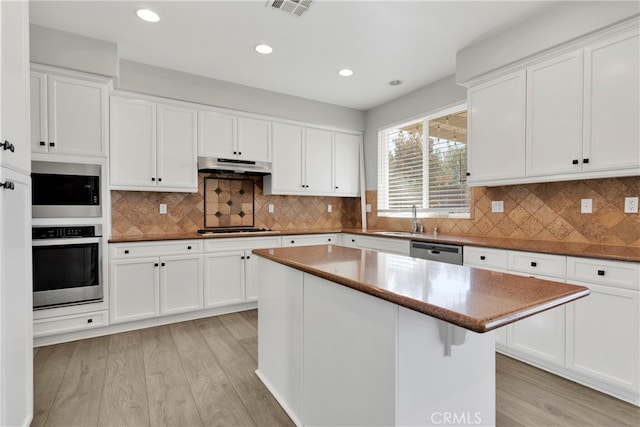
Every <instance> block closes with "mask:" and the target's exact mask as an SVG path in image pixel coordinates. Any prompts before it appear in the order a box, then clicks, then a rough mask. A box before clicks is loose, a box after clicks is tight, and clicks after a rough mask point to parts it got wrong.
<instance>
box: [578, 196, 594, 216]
mask: <svg viewBox="0 0 640 427" xmlns="http://www.w3.org/2000/svg"><path fill="white" fill-rule="evenodd" d="M592 203H593V199H582V200H581V201H580V213H583V214H590V213H592V212H593V205H592Z"/></svg>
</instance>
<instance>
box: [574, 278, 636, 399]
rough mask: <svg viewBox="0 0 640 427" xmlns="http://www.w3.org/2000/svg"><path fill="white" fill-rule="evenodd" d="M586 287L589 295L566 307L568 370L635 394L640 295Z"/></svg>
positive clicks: (598, 287)
mask: <svg viewBox="0 0 640 427" xmlns="http://www.w3.org/2000/svg"><path fill="white" fill-rule="evenodd" d="M569 283H573V284H576V285H583V286H588V287H589V290H590V291H591V294H589V296H587V297H586V298H582V299H579V300H578V301H574V302H572V303H570V304H567V364H566V367H567V369H570V370H572V371H574V372H578V373H580V374H583V375H586V376H588V377H590V378H594V379H596V380H601V381H603V382H606V383H610V384H615V385H617V386H619V387H622V388H625V389H628V390H632V391H636V392H637V390H638V387H639V386H640V372H639V369H640V368H639V365H638V360H639V358H640V354H639V349H640V341H639V340H640V326H639V325H640V318H639V315H638V313H639V311H640V309H639V307H640V298H639V295H640V293H639V292H638V291H637V290H635V291H634V290H629V289H619V288H615V287H612V286H602V285H594V284H589V283H583V282H582V283H581V282H569Z"/></svg>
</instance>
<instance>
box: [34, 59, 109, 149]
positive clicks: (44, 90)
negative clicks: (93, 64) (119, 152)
mask: <svg viewBox="0 0 640 427" xmlns="http://www.w3.org/2000/svg"><path fill="white" fill-rule="evenodd" d="M56 72H57V73H58V74H55V73H56ZM109 87H110V80H108V79H105V78H102V77H98V76H91V75H88V74H82V73H74V72H70V71H64V70H59V71H57V70H55V69H52V68H48V67H41V66H36V65H34V66H32V72H31V151H32V152H33V153H47V154H58V155H71V156H90V157H106V155H107V150H106V147H107V138H108V137H107V123H108V113H107V109H108V107H107V92H108V89H109Z"/></svg>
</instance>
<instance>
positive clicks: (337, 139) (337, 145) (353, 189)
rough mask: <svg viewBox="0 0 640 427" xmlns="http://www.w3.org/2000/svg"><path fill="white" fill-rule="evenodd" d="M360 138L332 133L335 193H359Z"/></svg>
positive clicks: (346, 194) (351, 194)
mask: <svg viewBox="0 0 640 427" xmlns="http://www.w3.org/2000/svg"><path fill="white" fill-rule="evenodd" d="M360 139H361V137H360V136H359V135H349V134H346V133H338V132H336V133H335V134H334V150H333V187H334V190H335V193H336V195H341V196H353V197H355V196H357V195H358V194H360V188H359V183H360Z"/></svg>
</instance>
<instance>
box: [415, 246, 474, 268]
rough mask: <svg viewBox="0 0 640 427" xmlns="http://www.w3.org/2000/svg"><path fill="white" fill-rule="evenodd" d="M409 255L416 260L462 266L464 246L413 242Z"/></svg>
mask: <svg viewBox="0 0 640 427" xmlns="http://www.w3.org/2000/svg"><path fill="white" fill-rule="evenodd" d="M409 255H411V256H412V257H414V258H422V259H428V260H430V261H440V262H446V263H448V264H457V265H462V246H458V245H445V244H440V243H427V242H420V241H416V240H412V241H411V249H410V251H409Z"/></svg>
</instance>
